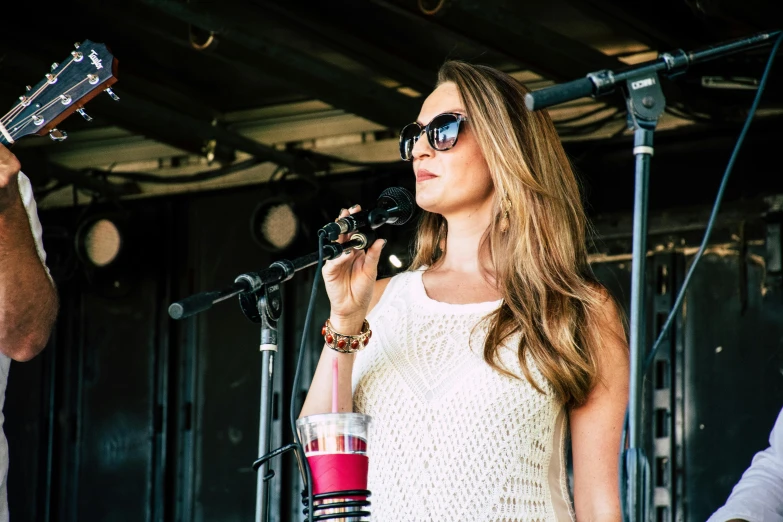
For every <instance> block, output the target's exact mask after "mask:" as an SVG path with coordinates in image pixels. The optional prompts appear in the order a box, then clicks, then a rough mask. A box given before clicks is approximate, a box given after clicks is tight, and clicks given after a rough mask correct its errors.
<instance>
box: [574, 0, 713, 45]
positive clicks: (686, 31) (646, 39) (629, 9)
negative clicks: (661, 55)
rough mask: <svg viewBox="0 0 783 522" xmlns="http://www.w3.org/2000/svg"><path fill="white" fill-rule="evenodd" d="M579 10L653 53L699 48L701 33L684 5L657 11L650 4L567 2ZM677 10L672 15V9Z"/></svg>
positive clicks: (671, 4)
mask: <svg viewBox="0 0 783 522" xmlns="http://www.w3.org/2000/svg"><path fill="white" fill-rule="evenodd" d="M568 1H569V3H571V4H572V5H574V6H575V7H576V8H578V9H584V10H586V11H587V12H589V13H591V14H593V15H594V16H596V18H598V19H599V20H600V21H601V22H603V23H605V24H606V25H608V26H609V27H611V28H613V29H615V30H616V31H617V32H619V33H620V34H627V35H629V36H631V37H632V38H635V39H638V40H640V41H642V42H643V43H645V44H647V45H649V46H651V47H653V48H654V49H655V50H656V51H660V52H666V51H673V50H675V49H678V48H681V47H693V46H694V45H698V43H697V42H698V41H699V40H700V38H699V36H700V34H701V31H700V24H698V23H696V22H697V20H696V17H695V16H693V12H692V11H691V10H690V9H689V8H688V7H687V5H685V2H677V3H676V5H674V4H675V3H674V2H666V5H665V7H664V5H663V3H661V5H660V6H658V5H656V8H651V4H643V3H637V2H629V1H627V0H621V1H620V2H615V1H613V0H568ZM673 9H674V10H677V11H678V12H677V13H673V12H672V10H673Z"/></svg>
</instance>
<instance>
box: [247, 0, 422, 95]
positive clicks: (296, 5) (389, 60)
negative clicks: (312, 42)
mask: <svg viewBox="0 0 783 522" xmlns="http://www.w3.org/2000/svg"><path fill="white" fill-rule="evenodd" d="M255 4H257V5H259V6H261V7H262V8H263V9H264V10H267V11H270V12H272V13H274V14H277V15H279V16H281V17H283V18H285V19H286V20H287V21H288V23H290V24H291V26H292V27H293V28H295V29H298V30H299V31H300V32H304V31H301V30H302V29H304V30H306V31H308V32H307V33H306V34H307V37H308V38H310V37H311V35H314V36H316V37H317V38H318V39H319V40H320V41H323V42H324V43H325V44H326V45H327V46H328V47H330V48H332V49H334V50H336V51H338V52H340V53H342V54H344V55H345V56H347V57H349V58H350V59H352V60H355V61H357V62H359V63H361V64H362V65H365V66H366V67H369V68H371V69H373V70H376V71H377V72H379V73H380V74H383V75H384V76H387V77H389V78H390V79H393V80H396V81H398V82H400V83H401V84H403V85H405V86H406V87H410V88H412V89H414V90H416V91H418V92H420V93H427V92H429V91H430V90H432V89H433V88H434V87H435V81H436V80H437V77H436V76H437V75H436V73H435V71H424V70H421V69H419V68H418V67H417V66H416V64H414V63H413V62H412V61H411V60H405V59H402V58H400V57H399V56H396V55H394V54H391V53H389V52H387V51H385V50H383V49H381V48H380V47H377V46H375V45H373V44H372V43H371V42H368V41H366V40H363V39H361V38H357V37H356V36H353V35H352V34H351V33H350V32H349V31H350V28H346V27H341V26H338V25H335V24H334V23H332V22H329V21H328V20H326V18H325V16H323V14H324V13H323V11H316V10H315V9H317V8H318V6H319V5H320V4H317V3H316V4H315V5H305V4H302V3H300V2H296V1H288V2H279V1H276V0H255ZM324 6H325V7H326V8H327V9H328V7H329V5H328V4H324ZM348 23H349V24H350V23H353V22H352V21H350V20H348Z"/></svg>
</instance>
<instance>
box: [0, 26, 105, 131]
mask: <svg viewBox="0 0 783 522" xmlns="http://www.w3.org/2000/svg"><path fill="white" fill-rule="evenodd" d="M76 49H77V50H76V51H72V52H71V54H70V56H68V58H67V59H66V60H65V61H63V62H62V63H53V64H52V67H51V71H50V72H48V73H46V74H45V75H44V79H43V80H41V81H40V82H38V83H37V84H36V85H35V86H33V87H29V86H28V87H27V92H26V93H25V94H24V95H23V96H20V97H19V102H18V103H17V104H16V105H14V106H13V107H12V108H11V110H10V111H8V112H7V113H6V114H5V115H4V116H0V143H2V144H5V145H10V144H13V143H14V142H16V141H17V140H19V139H20V138H22V137H24V136H29V135H32V134H36V135H38V136H44V135H46V134H47V133H48V134H49V136H50V137H51V138H52V139H53V140H55V141H62V140H64V139H65V138H67V137H68V135H67V134H66V133H65V132H63V131H60V130H58V129H57V128H55V126H56V125H57V124H58V123H59V122H61V121H62V120H64V119H65V118H67V117H68V116H69V115H70V114H72V113H73V112H78V113H79V114H80V115H81V116H82V117H83V118H84V119H85V120H87V121H91V120H92V118H91V117H90V116H89V115H88V114H87V113H86V112H84V109H83V107H84V104H85V103H87V102H88V101H89V100H91V99H92V98H93V97H95V96H97V95H98V93H100V92H103V91H105V92H106V93H107V94H108V95H109V96H111V98H112V99H113V100H119V97H118V96H117V95H116V94H114V91H112V90H111V86H112V84H114V83H115V82H116V81H117V76H116V73H117V60H116V59H115V58H114V56H113V55H112V54H111V52H109V49H108V48H107V47H106V46H105V45H104V44H98V43H93V42H91V41H89V40H85V41H84V43H82V44H76ZM84 56H87V57H88V58H89V59H90V60H89V62H86V61H83V58H84ZM104 64H106V65H105V66H104Z"/></svg>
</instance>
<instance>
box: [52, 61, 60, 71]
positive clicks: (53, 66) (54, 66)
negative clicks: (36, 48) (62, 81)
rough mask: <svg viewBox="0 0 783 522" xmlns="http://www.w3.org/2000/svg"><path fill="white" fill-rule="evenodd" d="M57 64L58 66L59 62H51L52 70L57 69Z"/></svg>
mask: <svg viewBox="0 0 783 522" xmlns="http://www.w3.org/2000/svg"><path fill="white" fill-rule="evenodd" d="M59 66H60V64H59V63H57V62H54V63H53V64H52V70H55V69H57V67H59Z"/></svg>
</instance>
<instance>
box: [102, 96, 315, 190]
mask: <svg viewBox="0 0 783 522" xmlns="http://www.w3.org/2000/svg"><path fill="white" fill-rule="evenodd" d="M120 81H121V80H120ZM101 111H102V113H103V114H104V115H105V116H106V117H107V118H108V119H111V120H113V121H117V122H118V123H119V124H120V126H122V127H126V128H128V129H130V130H134V131H137V132H139V133H141V134H145V135H148V136H149V137H151V138H153V139H156V140H159V141H163V142H164V143H169V144H172V145H175V146H177V142H178V141H179V140H180V139H182V138H183V137H186V138H191V139H197V140H200V142H201V143H205V142H209V141H212V140H215V141H216V142H217V143H219V144H221V145H223V146H228V147H231V148H232V149H235V150H240V151H242V152H246V153H248V154H250V155H252V156H255V157H256V158H258V159H261V160H265V161H271V162H273V163H275V164H277V165H280V166H282V167H286V168H288V169H290V170H291V171H293V172H296V173H298V174H303V175H312V174H313V173H314V171H315V167H314V165H313V164H312V163H310V162H309V161H306V160H305V159H303V158H299V157H297V156H295V155H293V154H290V153H287V152H284V151H279V150H277V149H275V148H274V147H270V146H268V145H264V144H262V143H259V142H257V141H255V140H252V139H250V138H247V137H245V136H242V135H241V134H238V133H236V132H233V131H231V130H229V129H227V128H225V127H223V126H222V125H220V124H219V123H216V122H214V123H213V122H208V121H204V120H201V119H199V118H196V117H194V116H190V115H187V114H184V113H182V112H178V111H175V110H173V109H170V108H168V107H165V106H163V105H160V104H157V103H155V102H152V101H149V100H145V99H144V98H141V97H139V96H136V95H133V94H130V93H126V92H124V93H123V95H122V99H121V100H120V101H119V102H118V103H109V102H105V103H102V104H101ZM150 131H152V133H151V134H150Z"/></svg>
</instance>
